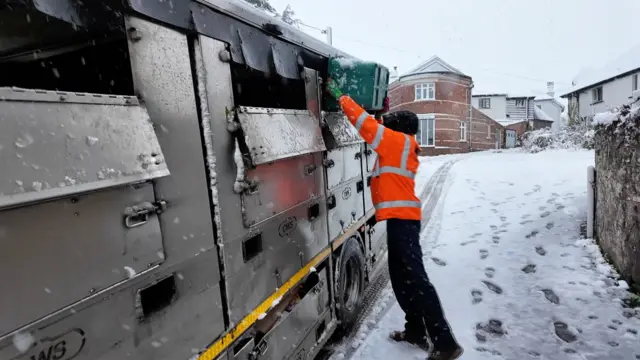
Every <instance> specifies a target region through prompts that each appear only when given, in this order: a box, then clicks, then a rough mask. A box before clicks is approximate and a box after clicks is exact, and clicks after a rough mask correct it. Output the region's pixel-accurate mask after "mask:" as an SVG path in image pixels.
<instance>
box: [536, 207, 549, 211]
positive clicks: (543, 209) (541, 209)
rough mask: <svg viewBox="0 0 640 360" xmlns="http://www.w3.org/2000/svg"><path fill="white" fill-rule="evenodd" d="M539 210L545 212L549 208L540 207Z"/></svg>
mask: <svg viewBox="0 0 640 360" xmlns="http://www.w3.org/2000/svg"><path fill="white" fill-rule="evenodd" d="M538 210H540V211H545V210H547V207H546V206H538Z"/></svg>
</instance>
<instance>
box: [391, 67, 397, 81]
mask: <svg viewBox="0 0 640 360" xmlns="http://www.w3.org/2000/svg"><path fill="white" fill-rule="evenodd" d="M396 80H398V67H397V66H394V67H393V70H391V71H390V74H389V83H392V82H394V81H396Z"/></svg>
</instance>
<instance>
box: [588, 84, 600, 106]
mask: <svg viewBox="0 0 640 360" xmlns="http://www.w3.org/2000/svg"><path fill="white" fill-rule="evenodd" d="M591 98H592V99H593V102H594V103H597V102H600V101H602V86H598V87H597V88H595V89H593V90H591Z"/></svg>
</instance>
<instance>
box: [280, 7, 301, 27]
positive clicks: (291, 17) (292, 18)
mask: <svg viewBox="0 0 640 360" xmlns="http://www.w3.org/2000/svg"><path fill="white" fill-rule="evenodd" d="M280 19H281V20H282V21H284V22H286V23H287V24H289V25H291V26H295V27H300V23H301V21H300V19H298V18H297V17H296V12H295V11H293V9H292V8H291V5H287V7H286V8H284V11H282V15H281V16H280Z"/></svg>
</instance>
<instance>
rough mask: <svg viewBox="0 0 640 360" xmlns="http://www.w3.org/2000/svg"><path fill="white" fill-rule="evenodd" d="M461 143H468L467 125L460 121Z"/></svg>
mask: <svg viewBox="0 0 640 360" xmlns="http://www.w3.org/2000/svg"><path fill="white" fill-rule="evenodd" d="M460 141H467V123H466V122H464V121H460Z"/></svg>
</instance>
